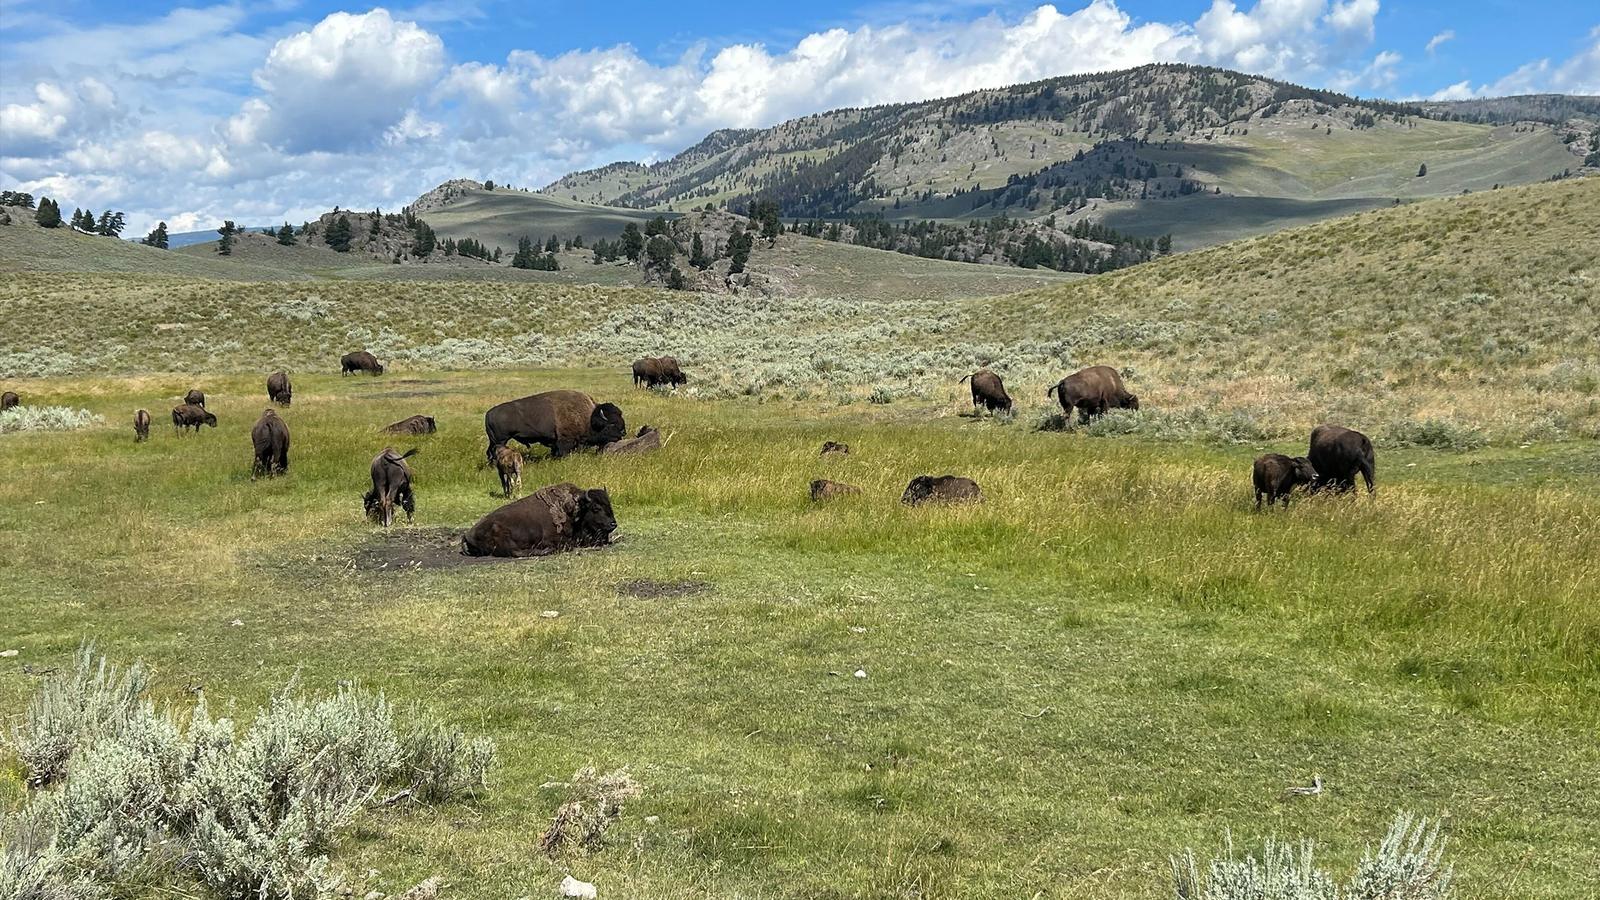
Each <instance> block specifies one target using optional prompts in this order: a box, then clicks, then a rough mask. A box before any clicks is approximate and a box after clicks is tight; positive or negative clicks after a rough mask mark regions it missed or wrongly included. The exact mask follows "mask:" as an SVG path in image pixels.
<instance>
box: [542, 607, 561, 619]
mask: <svg viewBox="0 0 1600 900" xmlns="http://www.w3.org/2000/svg"><path fill="white" fill-rule="evenodd" d="M560 616H561V611H560V610H558V609H547V610H545V611H544V612H542V613H539V618H541V619H555V618H559V617H560Z"/></svg>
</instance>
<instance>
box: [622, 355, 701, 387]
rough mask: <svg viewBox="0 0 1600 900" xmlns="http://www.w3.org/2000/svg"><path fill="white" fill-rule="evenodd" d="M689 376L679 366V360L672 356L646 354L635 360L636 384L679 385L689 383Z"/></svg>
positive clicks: (634, 374)
mask: <svg viewBox="0 0 1600 900" xmlns="http://www.w3.org/2000/svg"><path fill="white" fill-rule="evenodd" d="M688 381H689V377H688V376H687V375H684V374H683V370H682V369H680V368H678V361H677V360H676V359H674V358H673V357H670V356H646V357H644V358H643V359H636V360H634V361H633V383H634V385H635V386H639V385H643V386H644V387H652V388H653V387H655V386H656V385H658V384H665V385H668V386H670V387H677V386H678V385H680V384H687V383H688Z"/></svg>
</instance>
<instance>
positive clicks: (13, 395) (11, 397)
mask: <svg viewBox="0 0 1600 900" xmlns="http://www.w3.org/2000/svg"><path fill="white" fill-rule="evenodd" d="M21 405H22V398H21V397H18V396H17V392H16V391H6V392H5V393H4V394H0V410H6V409H10V408H11V407H13V406H21Z"/></svg>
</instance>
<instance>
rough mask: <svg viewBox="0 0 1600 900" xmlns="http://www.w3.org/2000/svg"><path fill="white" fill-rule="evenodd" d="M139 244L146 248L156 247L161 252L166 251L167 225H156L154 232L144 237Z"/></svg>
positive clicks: (161, 223) (163, 223)
mask: <svg viewBox="0 0 1600 900" xmlns="http://www.w3.org/2000/svg"><path fill="white" fill-rule="evenodd" d="M141 243H143V244H144V245H145V246H146V247H156V248H158V249H161V250H165V249H167V223H165V222H158V223H156V227H155V230H154V231H151V232H150V233H149V234H147V235H145V236H144V240H143V241H141Z"/></svg>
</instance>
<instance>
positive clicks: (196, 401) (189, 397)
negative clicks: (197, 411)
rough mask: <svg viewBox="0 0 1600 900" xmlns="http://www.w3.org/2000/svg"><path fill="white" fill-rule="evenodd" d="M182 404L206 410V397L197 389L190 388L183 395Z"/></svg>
mask: <svg viewBox="0 0 1600 900" xmlns="http://www.w3.org/2000/svg"><path fill="white" fill-rule="evenodd" d="M183 402H184V403H187V404H188V405H190V406H198V407H200V408H201V409H205V408H206V395H205V394H204V393H203V392H202V391H201V390H200V389H199V388H190V389H189V393H187V394H184V395H183Z"/></svg>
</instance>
